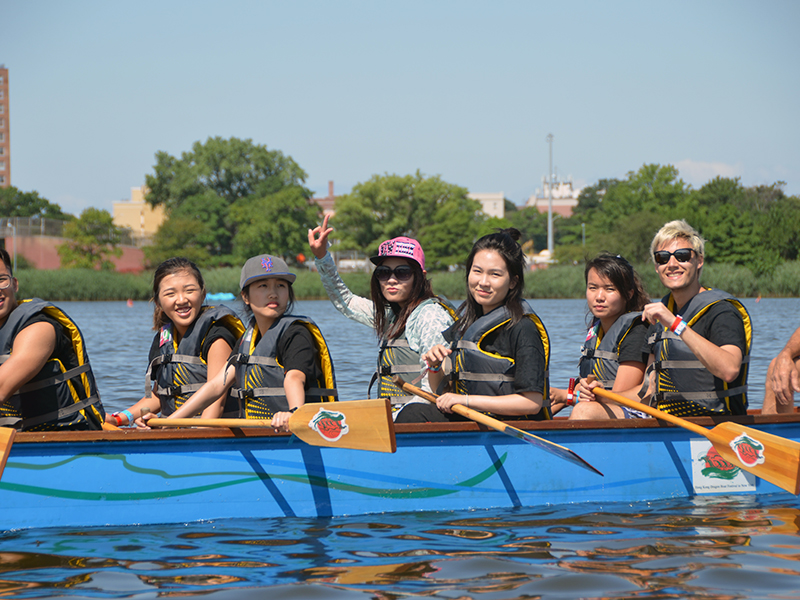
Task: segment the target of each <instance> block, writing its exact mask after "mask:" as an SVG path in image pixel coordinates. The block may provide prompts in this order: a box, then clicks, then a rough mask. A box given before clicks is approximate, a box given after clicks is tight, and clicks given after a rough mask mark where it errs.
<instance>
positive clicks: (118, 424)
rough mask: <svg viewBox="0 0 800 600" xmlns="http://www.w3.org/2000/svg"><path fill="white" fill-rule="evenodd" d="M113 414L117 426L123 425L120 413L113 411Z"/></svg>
mask: <svg viewBox="0 0 800 600" xmlns="http://www.w3.org/2000/svg"><path fill="white" fill-rule="evenodd" d="M111 416H112V417H114V420H115V421H116V422H117V427H121V426H122V418H121V417H120V416H119V413H111Z"/></svg>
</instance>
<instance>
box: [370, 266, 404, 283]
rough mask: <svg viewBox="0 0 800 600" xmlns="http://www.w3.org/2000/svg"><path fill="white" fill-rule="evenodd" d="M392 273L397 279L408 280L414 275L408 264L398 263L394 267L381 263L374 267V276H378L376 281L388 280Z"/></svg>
mask: <svg viewBox="0 0 800 600" xmlns="http://www.w3.org/2000/svg"><path fill="white" fill-rule="evenodd" d="M392 275H394V278H395V279H397V281H408V280H409V279H411V278H412V277H413V276H414V269H412V268H411V267H409V266H408V265H400V266H398V267H395V268H394V269H390V268H389V267H386V266H384V265H381V266H380V267H377V268H376V269H375V277H377V278H378V281H389V279H391V277H392Z"/></svg>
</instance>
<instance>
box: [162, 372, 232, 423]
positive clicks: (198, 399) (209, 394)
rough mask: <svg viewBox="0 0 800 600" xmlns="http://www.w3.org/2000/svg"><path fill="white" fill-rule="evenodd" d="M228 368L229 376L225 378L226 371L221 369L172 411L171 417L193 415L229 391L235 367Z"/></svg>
mask: <svg viewBox="0 0 800 600" xmlns="http://www.w3.org/2000/svg"><path fill="white" fill-rule="evenodd" d="M227 370H228V375H227V378H224V371H221V372H220V373H219V374H218V375H217V376H216V377H214V379H211V380H209V381H207V382H206V383H205V384H204V385H203V387H201V388H200V389H199V390H197V391H196V392H195V393H194V394H192V397H191V398H189V399H188V400H187V401H186V402H184V403H183V406H181V407H180V408H179V409H178V410H176V411H175V412H174V413H172V414H171V415H170V416H169V418H171V419H178V418H187V417H193V416H194V415H196V414H198V413H200V412H202V411H203V410H204V409H206V408H207V407H209V406H211V405H212V404H213V403H214V402H215V401H216V400H217V399H218V398H219V397H220V396H221V395H222V394H223V393H227V391H228V390H229V389H230V388H231V386H232V385H233V381H234V377H235V369H234V368H233V367H228V369H227ZM223 379H224V381H223Z"/></svg>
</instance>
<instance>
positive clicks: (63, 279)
mask: <svg viewBox="0 0 800 600" xmlns="http://www.w3.org/2000/svg"><path fill="white" fill-rule="evenodd" d="M583 268H584V267H583V265H581V264H577V265H555V266H551V267H550V268H548V269H541V270H537V271H529V272H527V273H526V274H525V297H526V298H582V297H583V296H584V293H585V284H584V277H583ZM636 271H637V272H638V273H639V275H640V277H641V278H642V280H643V281H644V284H645V287H646V289H647V292H648V294H649V295H650V296H651V297H652V298H660V297H661V296H662V295H664V293H665V292H666V290H665V289H664V287H663V286H662V285H661V283H660V281H659V279H658V275H657V274H656V272H655V269H654V268H653V265H652V264H643V265H636ZM239 273H240V270H239V269H236V268H220V269H205V270H204V271H203V277H204V278H205V282H206V289H207V290H208V291H209V293H220V292H230V293H232V294H235V295H238V294H239ZM341 275H342V279H343V280H344V281H345V283H346V284H347V286H348V287H349V288H350V290H351V291H352V292H353V293H354V294H357V295H359V296H364V297H369V280H370V274H369V273H342V274H341ZM16 276H17V278H18V279H19V288H20V291H19V297H20V298H33V297H37V298H43V299H45V300H51V301H63V300H84V301H85V300H127V299H129V298H130V299H132V300H149V299H150V294H151V286H152V284H153V275H152V273H150V272H144V273H141V274H139V275H135V274H130V273H115V272H113V271H92V270H88V269H60V270H57V271H39V270H35V269H20V270H18V271H17V272H16ZM429 277H430V278H431V280H432V283H433V291H434V292H435V293H437V294H439V295H443V296H446V297H447V298H450V299H452V300H461V299H463V298H464V297H465V295H466V282H465V273H464V271H456V272H453V273H448V272H438V273H430V274H429ZM701 283H703V285H706V286H709V287H715V288H719V289H722V290H725V291H726V292H729V293H731V294H733V295H734V296H737V297H739V298H748V297H755V296H765V297H784V298H785V297H800V261H794V262H785V263H783V264H781V265H779V266H778V267H777V268H776V269H775V271H774V272H773V273H772V274H771V275H763V276H761V277H756V276H755V275H754V274H753V272H752V271H750V269H748V268H747V267H742V266H737V265H730V264H707V265H705V266H704V267H703V274H702V277H701ZM294 291H295V296H296V297H297V299H298V300H318V299H325V298H327V297H328V296H327V294H326V293H325V288H324V287H323V286H322V282H321V281H320V278H319V275H318V274H317V273H315V272H313V271H308V270H297V280H296V281H295V283H294Z"/></svg>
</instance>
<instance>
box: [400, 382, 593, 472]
mask: <svg viewBox="0 0 800 600" xmlns="http://www.w3.org/2000/svg"><path fill="white" fill-rule="evenodd" d="M392 381H393V382H394V384H395V385H396V386H397V387H399V388H401V389H402V390H403V391H406V392H408V393H409V394H414V395H415V396H419V397H420V398H424V399H425V400H427V401H428V402H432V403H433V404H436V398H437V396H436V394H432V393H430V392H426V391H425V390H422V389H420V388H418V387H416V386H414V385H411V384H410V383H406V382H405V381H404V380H403V378H402V377H400V376H399V375H394V376H393V377H392ZM451 409H452V411H453V412H454V413H456V414H459V415H461V416H462V417H464V418H467V419H469V420H470V421H475V422H476V423H480V424H481V425H486V427H489V428H491V429H494V430H495V431H499V432H500V433H505V434H506V435H510V436H511V437H515V438H517V439H518V440H522V441H523V442H528V443H529V444H532V445H533V446H536V447H537V448H540V449H541V450H544V451H546V452H549V453H550V454H555V455H556V456H558V457H559V458H563V459H564V460H568V461H569V462H571V463H573V464H576V465H578V466H579V467H583V468H584V469H588V470H589V471H594V472H595V473H597V474H598V475H600V476H602V475H603V474H602V473H601V472H600V471H598V470H597V469H595V468H594V467H593V466H592V465H590V464H589V463H588V462H586V461H585V460H583V459H582V458H581V457H580V456H578V455H577V454H575V453H574V452H573V451H572V450H570V449H569V448H565V447H564V446H559V445H558V444H555V443H553V442H551V441H549V440H546V439H544V438H540V437H539V436H536V435H533V434H532V433H528V432H527V431H522V430H521V429H517V428H516V427H512V426H511V425H508V424H506V423H503V422H502V421H499V420H497V419H495V418H493V417H490V416H489V415H485V414H483V413H482V412H478V411H477V410H473V409H471V408H468V407H466V406H464V405H463V404H454V405H453V406H452V407H451Z"/></svg>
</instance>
